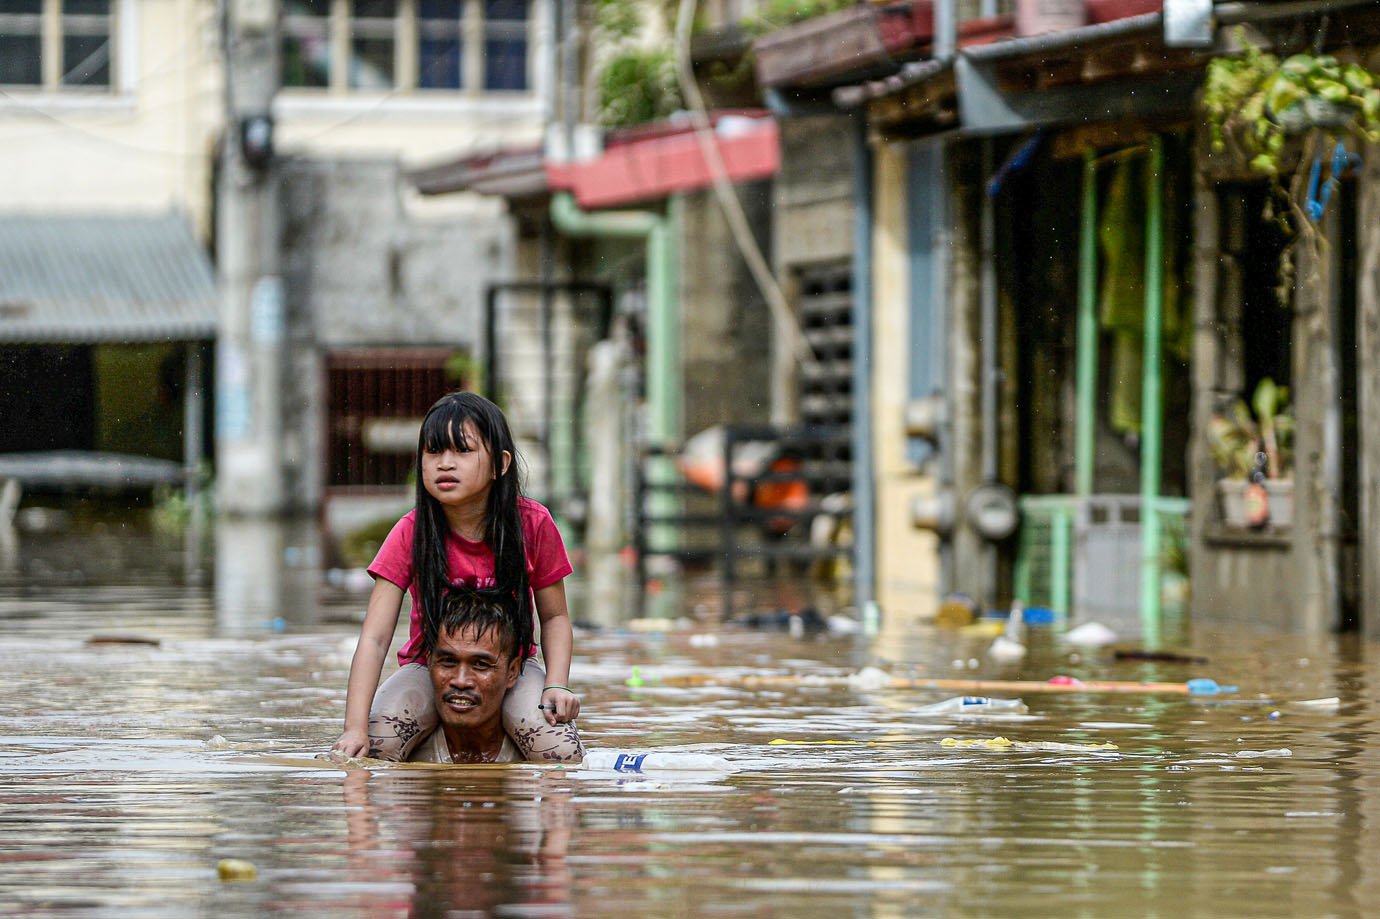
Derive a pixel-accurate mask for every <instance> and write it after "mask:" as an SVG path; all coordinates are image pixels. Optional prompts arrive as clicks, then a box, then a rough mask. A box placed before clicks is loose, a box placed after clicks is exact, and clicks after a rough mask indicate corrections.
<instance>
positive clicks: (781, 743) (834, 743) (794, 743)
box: [767, 737, 872, 747]
mask: <svg viewBox="0 0 1380 919" xmlns="http://www.w3.org/2000/svg"><path fill="white" fill-rule="evenodd" d="M868 743H872V741H868ZM767 746H769V747H860V746H863V741H861V740H784V739H782V738H780V737H778V738H776V739H775V740H769V741H767Z"/></svg>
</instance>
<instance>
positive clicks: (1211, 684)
mask: <svg viewBox="0 0 1380 919" xmlns="http://www.w3.org/2000/svg"><path fill="white" fill-rule="evenodd" d="M1185 685H1187V686H1188V694H1189V695H1191V696H1215V695H1217V694H1219V693H1228V692H1236V687H1235V686H1222V685H1220V684H1219V683H1218V682H1217V681H1216V680H1209V679H1208V678H1207V677H1198V678H1197V679H1194V680H1189V681H1188V682H1187V684H1185Z"/></svg>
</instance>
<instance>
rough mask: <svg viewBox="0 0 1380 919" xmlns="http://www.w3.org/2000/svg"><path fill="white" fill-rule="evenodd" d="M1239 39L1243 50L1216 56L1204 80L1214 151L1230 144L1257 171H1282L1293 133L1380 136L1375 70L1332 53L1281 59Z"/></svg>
mask: <svg viewBox="0 0 1380 919" xmlns="http://www.w3.org/2000/svg"><path fill="white" fill-rule="evenodd" d="M1240 35H1241V33H1238V36H1240ZM1239 40H1240V41H1241V43H1242V45H1243V46H1244V50H1243V51H1242V52H1241V53H1240V54H1238V55H1232V56H1230V57H1218V58H1213V59H1212V60H1211V61H1210V62H1209V63H1208V67H1207V76H1206V79H1205V81H1204V83H1203V94H1202V99H1201V103H1200V104H1201V106H1202V110H1203V114H1204V115H1205V116H1206V118H1207V126H1208V132H1209V139H1210V141H1211V143H1212V149H1213V151H1214V152H1218V153H1222V152H1227V151H1231V152H1233V153H1235V154H1236V155H1238V156H1240V157H1241V158H1243V159H1244V160H1245V162H1247V163H1248V164H1249V165H1250V167H1251V169H1253V170H1255V171H1256V172H1259V173H1261V174H1263V175H1268V176H1272V177H1278V176H1279V175H1280V172H1281V169H1282V165H1283V162H1284V157H1285V155H1286V150H1287V146H1288V141H1289V138H1290V137H1291V136H1294V135H1305V134H1309V133H1317V132H1321V133H1323V134H1328V135H1336V136H1340V135H1343V134H1351V135H1354V136H1358V137H1364V138H1366V139H1368V140H1380V86H1378V85H1377V84H1380V78H1377V76H1376V75H1375V74H1373V73H1371V72H1370V71H1369V70H1367V69H1366V68H1365V67H1362V66H1361V65H1360V64H1357V63H1354V62H1349V63H1343V62H1341V61H1339V60H1338V59H1337V58H1336V57H1334V56H1333V55H1330V54H1294V55H1290V56H1289V57H1287V58H1284V59H1283V60H1280V59H1279V58H1278V57H1276V56H1275V55H1273V54H1270V53H1268V52H1265V51H1263V50H1261V49H1260V48H1258V47H1256V46H1255V45H1253V44H1251V43H1250V42H1248V41H1246V40H1245V39H1244V37H1239Z"/></svg>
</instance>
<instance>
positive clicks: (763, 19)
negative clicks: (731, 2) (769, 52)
mask: <svg viewBox="0 0 1380 919" xmlns="http://www.w3.org/2000/svg"><path fill="white" fill-rule="evenodd" d="M855 2H856V0H765V2H763V3H762V4H760V5H759V6H758V7H757V9H756V10H754V11H753V12H752V13H751V14H750V15H748V16H745V17H744V18H743V20H742V23H741V24H742V28H743V31H744V32H746V33H747V34H749V35H753V36H757V35H765V34H767V33H768V32H774V31H776V30H777V29H784V28H785V27H786V26H788V25H792V24H794V23H797V22H802V21H804V20H806V19H814V18H815V17H816V16H824V15H827V14H829V13H837V12H838V11H839V10H845V9H847V8H848V7H850V6H853V5H854V3H855Z"/></svg>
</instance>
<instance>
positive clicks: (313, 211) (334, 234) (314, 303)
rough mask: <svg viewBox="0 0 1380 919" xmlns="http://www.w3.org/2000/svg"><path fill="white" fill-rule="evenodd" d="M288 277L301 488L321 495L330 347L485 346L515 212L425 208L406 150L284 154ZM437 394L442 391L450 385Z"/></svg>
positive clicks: (292, 444)
mask: <svg viewBox="0 0 1380 919" xmlns="http://www.w3.org/2000/svg"><path fill="white" fill-rule="evenodd" d="M281 176H282V193H281V203H282V212H283V262H282V266H283V274H284V278H285V280H286V283H287V301H288V316H289V330H288V334H289V337H290V340H291V342H292V345H293V346H292V347H291V348H290V349H289V350H288V355H289V356H288V361H289V371H288V374H287V380H288V386H287V389H288V391H287V392H286V393H285V412H286V418H285V425H284V429H285V432H286V434H285V436H286V439H287V441H286V443H285V452H286V454H287V457H286V462H287V465H288V467H289V469H290V470H292V471H291V472H290V474H289V478H290V486H291V488H290V493H292V494H295V495H297V496H298V500H299V504H300V505H301V506H302V507H304V508H311V507H314V506H315V505H316V503H317V502H318V501H319V499H320V495H321V488H322V486H321V479H322V474H323V470H322V469H321V457H322V438H323V432H322V424H323V422H324V415H323V411H324V406H325V405H326V401H325V395H326V394H325V393H322V392H321V391H320V386H321V375H322V362H323V356H324V354H325V353H326V352H327V351H330V350H332V349H336V348H346V347H370V346H375V347H381V346H397V345H438V344H443V345H454V346H455V347H456V348H457V350H460V349H464V350H468V351H470V353H476V352H477V351H478V350H479V349H480V347H481V343H480V338H481V335H482V330H483V307H484V287H485V284H487V283H488V282H489V281H495V280H507V279H508V278H509V277H511V269H510V267H509V266H510V264H511V261H512V249H513V243H512V239H511V232H510V227H509V224H508V222H507V220H506V219H505V218H504V217H503V216H502V215H501V214H499V213H497V212H496V210H495V209H494V205H493V204H492V202H490V203H489V213H488V214H487V215H486V214H484V213H483V209H482V208H477V209H473V210H472V211H471V212H470V213H468V214H462V213H452V214H449V215H447V216H434V215H433V216H430V217H425V216H419V215H418V214H416V213H414V212H412V211H411V210H410V209H409V208H407V207H406V206H404V201H405V196H406V190H405V180H404V179H403V177H402V175H401V173H400V171H399V166H398V163H397V161H396V160H387V159H385V160H374V161H362V160H361V161H340V160H324V159H316V158H305V157H293V158H286V159H284V160H283V162H282V163H281ZM437 395H440V394H439V393H438V394H437Z"/></svg>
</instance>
